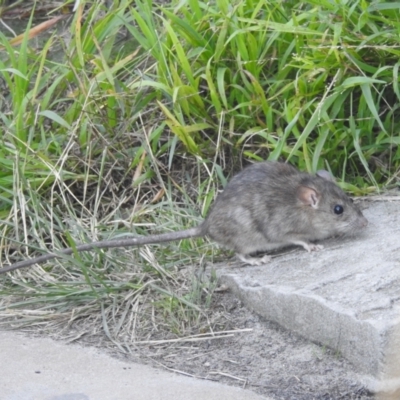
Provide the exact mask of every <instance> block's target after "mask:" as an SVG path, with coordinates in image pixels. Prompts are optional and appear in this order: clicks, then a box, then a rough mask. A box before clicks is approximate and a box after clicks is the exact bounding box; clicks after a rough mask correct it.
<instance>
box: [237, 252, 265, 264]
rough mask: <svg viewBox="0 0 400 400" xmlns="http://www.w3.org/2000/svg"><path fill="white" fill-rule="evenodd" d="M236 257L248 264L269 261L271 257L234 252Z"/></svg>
mask: <svg viewBox="0 0 400 400" xmlns="http://www.w3.org/2000/svg"><path fill="white" fill-rule="evenodd" d="M236 256H237V258H238V259H239V260H240V261H243V262H244V263H246V264H248V265H264V264H267V263H268V262H270V261H271V257H270V256H268V255H264V256H263V257H252V256H249V255H247V254H236Z"/></svg>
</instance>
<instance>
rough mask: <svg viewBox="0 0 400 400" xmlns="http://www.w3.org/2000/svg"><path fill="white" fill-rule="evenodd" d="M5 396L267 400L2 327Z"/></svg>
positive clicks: (11, 399) (30, 399) (5, 399)
mask: <svg viewBox="0 0 400 400" xmlns="http://www.w3.org/2000/svg"><path fill="white" fill-rule="evenodd" d="M0 399H1V400H131V399H135V400H141V399H143V400H144V399H145V400H188V399H190V400H192V399H193V400H196V399H198V400H204V399H208V400H212V399H218V400H223V399H226V400H232V399H233V400H261V399H265V397H261V396H258V395H256V394H254V393H253V392H250V391H245V390H242V389H239V388H235V387H230V386H226V385H222V384H218V383H215V382H210V381H206V380H197V379H194V378H189V377H186V376H182V375H178V374H174V373H171V372H166V371H163V370H157V369H154V368H150V367H148V366H145V365H138V364H132V363H126V362H123V361H120V360H117V359H115V358H112V357H110V356H108V355H106V354H103V353H101V352H99V351H98V350H96V349H93V348H86V347H81V346H78V345H65V344H62V343H60V342H54V341H52V340H50V339H46V338H29V337H25V336H23V335H21V334H17V333H15V332H0Z"/></svg>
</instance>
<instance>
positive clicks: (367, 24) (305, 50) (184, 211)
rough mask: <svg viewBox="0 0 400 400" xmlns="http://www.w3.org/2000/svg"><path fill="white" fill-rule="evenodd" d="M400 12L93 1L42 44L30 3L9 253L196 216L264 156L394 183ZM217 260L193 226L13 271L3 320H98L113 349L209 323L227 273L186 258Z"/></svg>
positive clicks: (5, 213) (7, 165)
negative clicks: (134, 244) (190, 231)
mask: <svg viewBox="0 0 400 400" xmlns="http://www.w3.org/2000/svg"><path fill="white" fill-rule="evenodd" d="M66 4H67V3H66ZM68 7H70V6H67V5H66V6H65V8H64V9H63V10H67V9H69V10H70V8H68ZM399 10H400V2H385V1H375V2H363V1H356V0H352V1H347V2H342V1H328V0H320V1H318V0H314V1H302V2H299V1H277V0H275V1H267V0H260V1H252V0H236V1H233V2H232V1H228V0H217V1H212V2H201V1H195V0H187V1H180V2H175V1H173V2H171V4H163V5H157V4H156V3H155V2H151V1H146V0H136V1H132V0H119V1H114V2H112V4H111V7H109V8H105V6H104V4H103V2H102V1H92V2H86V6H85V7H84V8H79V9H78V10H77V12H75V14H73V15H71V17H70V18H69V19H68V18H65V19H64V20H63V21H61V22H62V23H63V25H62V26H63V27H62V28H61V27H60V28H59V31H58V32H54V33H52V34H51V33H47V34H46V35H45V36H43V35H42V38H45V39H43V42H40V43H41V44H40V45H34V44H35V43H37V42H35V41H34V40H29V36H28V35H29V34H30V33H32V31H30V29H31V28H33V27H34V26H37V25H38V24H39V22H37V21H36V19H35V18H33V16H34V15H33V14H32V18H31V19H30V20H29V21H26V24H27V26H26V30H25V36H24V37H23V38H22V39H21V41H20V44H18V45H14V46H13V45H12V44H11V43H12V34H11V31H10V30H7V29H2V30H1V32H2V33H1V32H0V49H1V50H0V89H1V90H0V130H1V136H0V219H1V221H2V225H1V235H0V236H1V243H2V253H1V263H2V264H4V265H6V264H8V263H11V262H16V261H19V260H21V259H23V258H26V257H28V256H29V257H32V256H34V255H37V254H42V253H46V252H47V251H50V250H52V249H60V248H63V247H66V246H74V245H76V244H78V243H83V242H89V241H93V240H100V239H106V238H110V237H116V236H119V235H127V234H140V235H147V234H151V233H152V232H164V231H168V230H178V229H183V228H187V227H190V226H193V225H195V224H197V223H198V222H199V221H200V220H201V218H202V217H204V216H205V215H206V214H207V211H208V209H209V207H210V204H211V203H212V201H213V199H214V198H215V195H216V193H217V189H218V188H220V187H221V186H223V185H224V184H225V183H226V181H227V180H228V178H229V177H230V176H231V175H232V173H234V172H235V171H237V170H239V169H240V168H241V167H242V166H243V165H244V164H247V163H248V162H253V161H259V160H265V159H271V160H288V161H289V162H291V163H293V164H294V165H296V166H298V167H299V168H300V169H302V170H307V171H309V172H315V171H316V170H318V169H329V170H330V171H332V173H333V174H334V175H335V176H336V177H337V178H338V182H339V184H340V185H341V186H342V187H343V188H345V189H346V190H348V191H349V192H351V193H352V194H356V195H361V194H368V193H372V192H375V191H378V190H379V189H380V188H385V187H396V186H398V183H397V178H396V177H397V176H398V173H399V165H400V150H399V142H400V138H399V134H398V132H399V128H400V126H399V125H400V120H399V118H398V115H399V111H398V108H399V100H400V89H399V77H398V71H399V65H400V63H399V59H400V57H399V56H400V40H399V32H400V11H399ZM0 12H1V11H0ZM49 18H50V17H49ZM6 22H7V20H6ZM61 22H60V26H61ZM14 41H15V39H14ZM220 256H221V254H220V250H218V249H216V248H215V247H212V246H210V244H209V243H208V242H207V241H205V240H186V241H183V242H182V243H171V244H169V245H166V246H152V247H151V248H150V247H149V248H147V247H145V248H142V249H133V250H132V249H130V250H115V251H108V252H102V251H98V252H93V253H84V254H79V255H76V256H74V257H68V258H67V257H66V258H63V259H62V260H56V261H52V262H49V263H47V264H45V265H42V266H39V267H33V268H30V269H27V270H21V271H16V272H13V273H10V274H8V275H7V276H2V277H0V294H1V300H0V315H2V318H1V320H0V322H1V323H2V324H5V325H7V324H10V322H12V323H13V324H14V326H23V325H34V324H36V325H38V326H41V327H43V326H47V327H49V329H50V328H51V327H58V328H59V327H60V326H65V324H66V323H67V324H73V323H77V324H79V323H81V322H80V321H86V322H87V323H88V325H87V326H95V327H96V329H97V330H102V331H103V332H104V333H105V334H106V335H108V337H109V338H110V339H111V340H112V341H113V342H114V343H116V344H117V345H118V346H123V345H122V344H121V343H123V341H124V340H126V338H127V337H129V338H130V339H129V340H132V341H135V340H143V338H149V337H150V338H153V337H156V336H157V334H156V333H154V332H156V329H155V328H154V324H155V325H156V326H163V327H165V329H166V330H169V332H172V333H173V334H174V335H185V334H188V332H189V333H191V332H197V331H198V330H199V329H200V330H201V331H208V330H209V329H212V330H214V329H215V326H212V325H210V322H209V319H208V317H207V316H208V315H209V314H208V313H210V312H211V311H210V305H211V304H212V293H213V290H214V288H215V279H210V278H209V279H205V278H204V276H202V274H200V275H201V276H199V275H198V274H194V273H193V271H192V270H188V269H186V268H185V266H186V265H194V266H198V265H199V263H200V262H201V263H206V262H212V261H213V260H218V259H222V258H226V254H225V255H224V254H222V257H220ZM200 269H201V268H200ZM207 324H208V325H207ZM82 326H83V325H82ZM85 326H86V325H85ZM218 326H219V328H221V329H222V328H223V327H221V326H220V325H218ZM58 328H57V329H58ZM87 329H88V331H90V329H91V328H87ZM149 332H153V333H152V334H149Z"/></svg>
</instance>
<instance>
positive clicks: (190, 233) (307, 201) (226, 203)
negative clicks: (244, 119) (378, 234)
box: [0, 161, 368, 273]
mask: <svg viewBox="0 0 400 400" xmlns="http://www.w3.org/2000/svg"><path fill="white" fill-rule="evenodd" d="M367 225H368V221H367V219H366V218H365V217H364V216H363V214H362V212H361V211H360V209H359V208H358V207H357V205H355V204H354V203H353V201H352V199H351V198H350V197H348V196H347V195H346V194H345V193H344V192H343V191H342V190H341V189H340V188H339V186H337V185H336V183H335V182H334V179H333V177H332V176H331V174H330V173H329V172H327V171H325V170H321V171H318V172H317V173H316V174H315V175H311V174H308V173H305V172H300V171H298V170H297V169H296V168H295V167H293V166H291V165H290V164H286V163H281V162H275V161H265V162H259V163H255V164H251V165H249V166H248V167H246V168H244V169H243V170H242V171H241V172H239V173H238V174H237V175H235V176H234V177H233V178H232V179H231V180H230V182H229V183H228V184H227V185H226V187H225V189H224V191H223V192H222V193H220V194H219V195H218V196H217V198H216V200H215V202H214V204H213V205H212V207H211V210H210V212H209V214H208V215H207V217H206V218H205V220H204V221H203V222H202V223H200V225H198V226H196V227H193V228H190V229H186V230H182V231H177V232H168V233H163V234H157V235H150V236H143V237H137V238H129V239H115V240H113V239H111V240H102V241H99V242H92V243H87V244H82V245H79V246H76V248H75V249H72V248H66V249H63V250H60V251H58V252H57V253H49V254H45V255H42V256H39V257H36V258H32V259H28V260H25V261H21V262H17V263H15V264H11V265H9V266H6V267H4V268H2V269H0V273H5V272H9V271H13V270H16V269H19V268H23V267H28V266H30V265H34V264H39V263H43V262H45V261H48V260H51V259H54V258H59V257H62V255H68V254H73V253H74V252H75V251H77V252H80V251H89V250H93V249H95V248H101V249H106V248H115V247H129V246H143V245H148V244H155V243H157V244H158V243H164V242H170V241H174V240H181V239H187V238H195V237H205V236H208V237H210V238H211V239H213V240H214V241H215V242H217V243H218V244H219V245H222V246H223V247H225V248H228V249H232V250H234V251H235V253H236V255H237V257H238V258H239V260H241V261H243V262H244V263H246V264H250V265H262V264H265V263H267V262H268V261H270V257H269V256H268V255H263V256H261V257H258V256H257V254H258V253H265V252H267V251H270V250H275V249H278V248H281V247H286V246H290V245H298V246H302V247H303V248H304V249H305V250H307V251H308V252H311V251H318V250H321V249H322V248H323V246H322V245H319V244H315V243H314V242H315V241H317V240H323V239H327V238H329V237H333V236H343V235H351V234H354V233H356V232H357V231H359V230H361V229H363V228H365V227H366V226H367Z"/></svg>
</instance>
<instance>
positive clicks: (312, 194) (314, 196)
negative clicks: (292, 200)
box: [297, 186, 321, 208]
mask: <svg viewBox="0 0 400 400" xmlns="http://www.w3.org/2000/svg"><path fill="white" fill-rule="evenodd" d="M297 198H298V199H299V200H300V201H301V202H302V203H303V204H304V205H306V206H310V207H312V208H318V203H319V200H320V198H321V195H320V194H319V193H318V192H317V191H316V190H315V189H313V188H310V187H308V186H299V187H298V188H297Z"/></svg>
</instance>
